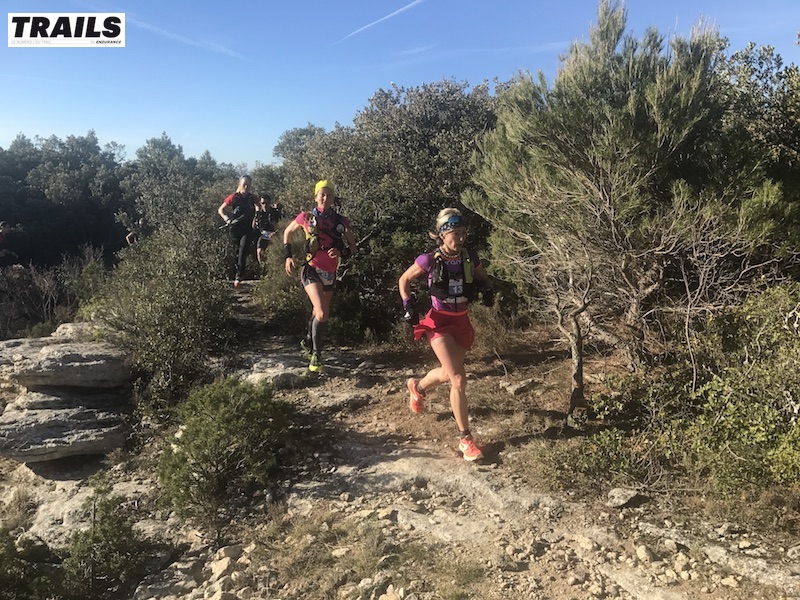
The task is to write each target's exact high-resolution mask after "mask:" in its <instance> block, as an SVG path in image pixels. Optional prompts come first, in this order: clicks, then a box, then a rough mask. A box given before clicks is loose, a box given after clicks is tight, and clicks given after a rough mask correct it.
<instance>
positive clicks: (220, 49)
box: [126, 16, 253, 63]
mask: <svg viewBox="0 0 800 600" xmlns="http://www.w3.org/2000/svg"><path fill="white" fill-rule="evenodd" d="M126 20H127V22H128V23H130V24H131V25H133V26H135V27H141V28H142V29H146V30H147V31H150V32H152V33H155V34H157V35H160V36H162V37H165V38H167V39H170V40H174V41H176V42H180V43H181V44H186V45H187V46H193V47H195V48H202V49H203V50H208V51H209V52H216V53H217V54H224V55H226V56H230V57H232V58H238V59H240V60H243V61H246V62H249V63H252V62H253V61H252V60H250V59H249V58H247V57H246V56H243V55H241V54H239V53H238V52H236V51H234V50H231V49H230V48H226V47H225V46H223V45H221V44H217V43H215V42H198V41H195V40H193V39H191V38H188V37H186V36H184V35H180V34H178V33H172V32H171V31H166V30H164V29H161V28H159V27H155V26H154V25H150V24H149V23H145V22H144V21H139V20H138V19H134V18H131V17H130V16H128V17H127V19H126Z"/></svg>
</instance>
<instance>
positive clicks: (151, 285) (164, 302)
mask: <svg viewBox="0 0 800 600" xmlns="http://www.w3.org/2000/svg"><path fill="white" fill-rule="evenodd" d="M223 257H224V251H223V248H221V247H214V246H213V244H210V243H209V244H208V245H204V244H203V243H202V239H198V240H197V245H196V246H195V245H191V246H176V238H175V237H174V236H172V235H170V234H168V233H167V232H165V231H159V232H157V233H156V234H154V235H152V236H150V237H148V238H147V239H145V240H142V241H140V242H139V243H137V244H136V245H134V246H132V247H131V248H129V249H126V250H125V251H124V252H123V253H122V261H121V262H120V264H119V266H118V268H117V269H116V270H115V271H114V272H113V274H112V277H111V280H110V282H109V285H108V286H107V287H106V288H105V289H104V290H103V293H102V296H101V297H100V298H99V299H98V300H97V302H95V303H94V304H93V305H92V306H91V307H90V310H91V312H92V316H93V317H94V318H96V319H99V320H101V321H103V322H104V323H105V324H106V325H108V326H109V328H110V330H111V332H112V333H111V335H112V337H114V338H115V339H116V340H117V341H118V342H119V343H120V344H122V345H123V346H125V347H127V348H129V349H130V350H131V353H132V360H133V363H134V365H135V367H137V368H138V369H139V370H140V371H141V372H142V377H143V381H144V382H145V385H144V394H143V399H144V400H145V402H144V404H145V406H146V407H150V408H155V409H159V408H163V406H164V405H166V404H169V403H170V402H173V401H174V400H176V399H178V398H180V397H181V396H182V395H183V394H185V393H186V391H187V390H188V389H189V388H190V387H191V385H192V384H193V383H195V382H196V381H198V380H201V379H202V378H203V377H204V376H205V375H206V374H207V368H206V362H205V361H206V359H207V357H208V356H209V353H210V352H211V350H212V349H214V348H217V347H219V345H221V344H222V343H223V341H224V340H225V339H226V331H227V329H226V326H225V325H226V320H227V318H228V315H229V313H230V291H229V290H228V288H227V285H226V283H225V281H224V278H223V275H222V273H223V272H224V267H223V265H222V258H223Z"/></svg>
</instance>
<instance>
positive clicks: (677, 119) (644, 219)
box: [464, 0, 782, 404]
mask: <svg viewBox="0 0 800 600" xmlns="http://www.w3.org/2000/svg"><path fill="white" fill-rule="evenodd" d="M626 20H627V14H626V11H625V10H624V9H623V8H622V7H621V6H620V4H619V3H616V2H614V3H611V2H608V1H606V0H602V1H601V2H600V4H599V8H598V18H597V24H596V25H595V26H594V27H593V28H592V29H591V31H590V39H589V41H588V42H587V43H583V42H576V43H574V44H573V45H572V47H571V48H570V50H569V52H568V53H567V54H566V55H565V57H564V58H563V60H562V66H561V69H560V71H559V73H558V74H557V76H556V78H555V80H554V82H553V84H552V86H549V85H548V83H547V82H546V81H545V79H544V77H543V76H542V75H541V74H540V75H539V77H538V78H537V79H534V78H533V77H532V76H530V75H529V74H527V73H522V74H520V75H519V76H518V77H517V79H516V80H515V81H513V82H512V83H511V84H510V85H509V87H508V89H507V90H506V91H505V92H504V93H502V94H501V96H500V99H499V102H500V106H499V108H498V123H497V127H496V129H495V130H493V131H491V132H489V133H487V134H486V135H485V136H484V137H483V139H482V141H481V145H480V151H479V152H478V154H477V155H476V166H477V170H476V175H475V182H476V183H477V184H478V185H479V186H480V188H481V191H480V192H474V191H470V192H469V193H467V194H466V195H465V197H464V202H465V204H466V205H467V206H469V207H470V208H471V209H473V210H474V211H476V212H477V213H479V214H480V215H482V216H483V217H484V218H485V219H487V220H488V221H489V222H490V223H491V224H492V225H493V227H494V231H493V234H492V238H491V242H492V255H493V258H494V259H495V268H496V269H497V270H498V272H501V273H502V274H503V275H504V277H506V278H508V279H509V280H512V281H513V282H515V283H516V284H517V286H518V288H519V289H520V290H521V291H522V292H523V293H525V295H526V296H527V297H528V299H529V300H530V301H531V303H532V305H535V304H537V302H542V301H544V302H545V303H546V305H547V306H548V307H549V309H550V310H551V311H552V314H553V315H554V317H555V321H556V323H557V324H558V325H559V327H560V328H561V330H562V334H563V335H564V336H565V339H566V340H567V341H569V343H570V345H571V348H572V352H573V357H574V359H575V364H574V366H575V370H574V372H573V392H572V396H573V397H572V400H573V404H575V403H576V402H580V401H582V396H583V379H582V370H581V363H580V359H581V356H582V344H583V340H584V337H585V336H586V335H587V334H588V333H591V335H592V336H593V338H594V339H599V340H603V341H605V342H608V343H611V344H612V345H614V346H615V347H617V348H619V349H621V350H622V351H624V353H625V355H626V356H627V358H628V362H629V365H630V366H631V367H632V368H634V367H635V366H636V365H637V364H638V362H639V361H640V359H641V358H643V356H644V355H645V354H646V351H647V350H652V349H653V348H654V347H655V346H654V344H656V343H658V342H660V341H663V338H662V333H663V332H665V331H667V330H668V329H669V328H670V327H674V326H675V320H676V319H675V317H676V316H677V317H679V318H678V319H677V321H678V326H680V323H681V322H682V321H683V322H688V321H690V320H691V319H692V318H694V317H695V316H696V315H698V314H701V313H703V312H707V311H713V310H714V309H716V308H718V307H719V306H722V305H724V304H726V303H728V302H730V301H733V299H735V298H736V297H738V296H739V295H740V294H742V293H744V292H746V291H747V290H748V289H751V288H752V287H753V286H754V285H756V283H755V282H761V283H764V282H766V281H768V280H769V278H770V277H772V276H773V275H774V272H773V270H772V268H773V267H774V266H775V260H776V259H775V257H774V254H773V246H772V243H773V242H774V241H775V240H774V239H773V237H772V234H773V233H774V231H775V230H774V223H772V222H771V221H770V219H769V209H770V207H771V206H775V205H776V204H779V203H780V202H781V201H782V193H781V190H780V187H779V186H776V185H774V184H772V183H771V182H769V181H765V180H764V174H763V165H761V163H760V162H759V156H758V153H759V149H758V148H757V147H754V145H753V144H752V139H751V138H750V136H748V135H747V131H746V129H745V127H744V126H743V123H741V122H740V121H737V120H735V119H732V118H731V114H730V111H731V108H732V105H731V103H730V97H731V92H730V86H731V85H732V83H731V82H730V81H729V80H728V79H726V78H725V77H723V76H722V75H721V69H720V61H721V60H722V57H723V56H724V50H725V46H726V43H725V41H724V40H722V39H721V38H720V37H719V36H718V34H717V32H716V31H714V30H711V29H707V28H702V27H697V28H695V30H694V31H693V32H692V35H691V37H690V38H689V39H688V40H687V39H684V38H681V37H675V38H673V39H672V40H670V43H669V45H668V46H667V45H666V44H665V40H664V38H663V37H662V36H661V35H660V34H659V33H658V32H657V31H655V30H652V29H651V30H648V31H647V32H646V33H645V34H644V36H643V37H642V39H641V40H636V39H634V38H632V37H631V36H628V35H625V26H626ZM762 275H763V276H765V277H766V279H761V278H760V277H761V276H762Z"/></svg>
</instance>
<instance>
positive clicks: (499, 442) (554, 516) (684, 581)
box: [241, 332, 800, 600]
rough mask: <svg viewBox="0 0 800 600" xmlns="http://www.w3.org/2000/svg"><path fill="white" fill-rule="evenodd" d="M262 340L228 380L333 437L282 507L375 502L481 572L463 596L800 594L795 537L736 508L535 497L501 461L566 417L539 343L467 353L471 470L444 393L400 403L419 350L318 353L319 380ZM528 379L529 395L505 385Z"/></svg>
mask: <svg viewBox="0 0 800 600" xmlns="http://www.w3.org/2000/svg"><path fill="white" fill-rule="evenodd" d="M265 335H266V337H265V339H262V340H260V341H259V342H258V344H257V345H256V347H255V348H254V350H255V351H254V352H253V353H252V355H250V358H249V359H248V354H247V353H244V354H243V355H242V358H243V359H244V361H245V363H247V362H248V360H249V361H250V366H249V368H248V367H247V366H244V368H243V369H242V371H241V374H242V375H243V376H248V377H252V378H256V379H257V378H260V377H274V376H276V375H277V374H278V373H279V372H280V373H283V375H282V377H284V383H285V384H287V385H285V386H284V389H279V390H278V392H277V394H278V396H279V397H281V398H283V399H285V400H287V401H289V402H292V403H293V404H295V405H296V406H297V407H298V409H299V410H300V411H302V412H304V413H305V414H306V415H308V416H309V418H311V419H316V420H318V421H320V422H322V423H323V424H324V426H326V427H328V428H329V429H330V430H331V447H330V452H323V453H322V454H320V455H319V457H318V461H317V462H318V464H317V467H318V468H317V469H315V470H316V474H315V476H314V477H312V478H307V479H305V480H298V481H296V482H294V483H293V484H292V486H291V488H290V490H289V492H288V493H289V497H290V499H291V501H292V502H295V503H301V504H303V503H306V502H312V503H313V502H330V501H331V500H334V501H336V500H338V499H341V498H346V499H347V502H358V503H360V504H361V505H368V506H375V507H383V509H384V516H386V512H385V511H387V510H388V511H389V513H388V514H389V515H390V516H389V517H388V519H389V521H390V522H391V524H392V525H391V527H390V530H391V531H392V532H394V535H397V536H399V539H401V540H409V539H413V540H416V541H420V540H422V541H423V542H424V544H425V545H426V546H428V547H432V548H436V551H437V552H440V553H441V554H442V555H443V556H450V557H451V560H454V561H457V560H459V558H460V557H461V556H462V555H463V553H464V552H465V549H466V552H467V553H468V554H469V555H470V556H471V557H472V558H475V559H477V560H478V562H479V563H481V564H482V565H484V567H485V581H484V584H483V586H482V587H481V586H480V585H478V586H477V588H479V589H482V592H481V595H475V596H470V597H476V598H478V597H481V598H490V597H491V598H506V599H509V598H609V597H620V598H637V599H642V600H645V599H647V600H652V599H658V598H662V599H681V598H686V599H689V598H698V597H703V598H725V599H731V600H739V599H741V600H744V599H748V600H754V599H756V598H764V599H767V598H769V599H775V598H789V597H800V576H799V575H800V563H798V561H797V558H798V556H797V555H798V554H800V552H798V548H797V547H795V548H794V550H793V551H789V552H787V550H789V546H797V541H796V540H795V542H794V544H792V541H791V540H786V539H782V540H771V539H769V538H768V537H764V536H759V534H758V533H757V532H750V531H745V530H744V529H742V528H741V527H739V526H737V525H736V522H735V521H736V519H735V516H734V515H732V516H731V517H730V521H726V522H720V523H702V522H698V521H697V520H695V518H693V517H694V516H693V515H692V514H691V513H688V514H687V513H686V512H685V511H683V510H682V509H680V507H677V506H674V505H673V504H672V503H671V502H670V500H669V499H659V498H654V497H647V496H641V497H640V500H641V502H639V503H638V506H635V507H633V506H630V507H613V508H612V507H609V506H607V501H608V499H607V498H606V497H605V496H604V497H598V498H593V499H585V500H582V501H578V500H576V499H575V498H574V495H573V494H571V493H570V492H569V491H564V492H559V493H544V492H542V491H541V490H540V489H536V486H535V484H532V482H529V481H528V479H527V477H525V476H523V475H522V474H521V473H519V472H516V471H515V470H514V467H513V465H514V464H518V461H516V460H515V458H518V457H519V456H520V455H524V454H525V453H530V452H535V451H536V445H535V444H531V443H530V442H538V443H542V442H543V441H545V443H547V442H546V440H547V439H548V438H549V437H551V434H552V433H553V432H554V431H555V432H559V431H560V424H561V422H562V421H563V416H564V415H563V412H562V413H559V411H558V410H554V401H553V396H552V395H551V394H548V390H549V391H551V392H555V397H556V398H566V397H567V395H566V393H565V390H564V383H565V382H566V381H567V379H566V378H564V377H563V374H564V372H565V371H564V370H565V369H567V368H568V365H567V364H566V358H565V357H563V355H562V354H560V353H559V352H558V351H557V350H556V349H554V348H552V347H549V348H536V349H535V350H536V352H531V353H530V356H529V359H530V358H531V357H533V358H534V360H533V361H531V360H528V362H525V360H520V361H519V364H515V365H513V370H512V372H511V373H509V366H510V365H511V363H512V361H511V360H507V361H506V363H504V364H502V365H498V364H492V362H491V360H490V358H487V357H485V356H484V357H481V356H477V357H476V358H473V359H472V361H470V362H469V363H468V371H469V372H470V373H471V375H470V381H472V382H473V383H471V384H470V386H469V388H468V391H469V393H470V397H471V398H472V400H471V406H472V409H471V410H472V429H473V432H474V433H475V434H476V435H477V437H478V439H479V440H482V441H483V443H484V449H485V454H486V458H485V459H484V460H483V461H480V463H477V464H469V463H467V462H465V461H464V460H463V459H462V458H461V456H460V454H459V453H458V452H457V450H456V438H455V435H454V433H455V429H454V425H453V423H452V420H451V417H450V411H449V407H448V405H447V390H446V389H440V390H437V391H435V392H434V393H433V394H431V395H430V401H429V402H428V406H427V407H426V412H425V414H423V415H413V414H412V413H411V412H410V411H409V410H408V407H407V398H406V395H407V394H406V392H405V387H404V385H403V383H404V381H405V379H406V378H407V377H408V376H410V375H411V374H420V373H422V372H424V370H425V369H426V368H430V366H432V363H431V362H430V357H428V358H427V362H426V359H425V358H423V359H422V361H421V362H418V363H416V364H411V365H409V364H402V363H401V364H392V362H393V361H392V359H391V357H390V356H383V357H375V356H371V355H370V353H369V352H368V351H355V350H341V349H338V350H337V349H332V350H331V351H330V352H328V353H327V354H326V358H325V360H326V372H325V375H324V376H323V377H321V378H316V377H309V375H308V374H307V372H306V371H305V363H304V362H303V359H302V357H301V356H300V354H299V353H298V352H296V351H295V350H294V348H293V346H294V342H293V341H291V340H286V339H282V338H277V337H274V336H270V335H269V333H268V332H265ZM287 346H288V348H287ZM537 352H538V353H537ZM421 356H424V355H421ZM394 362H396V361H394ZM562 363H563V364H562ZM287 374H291V375H289V376H288V377H290V378H289V379H286V377H287ZM531 381H533V382H535V384H536V385H534V386H533V387H531V386H528V387H529V388H530V389H531V391H530V392H529V393H527V395H525V394H523V395H522V396H516V397H514V396H513V395H512V394H510V393H509V392H508V391H506V389H508V387H509V384H513V383H521V382H525V383H527V382H531ZM443 387H445V386H443ZM557 402H558V400H556V401H555V403H556V404H557ZM512 404H514V405H515V408H513V409H508V410H506V408H508V406H509V405H512ZM520 406H523V407H524V406H527V407H528V409H529V410H528V412H529V413H530V414H533V415H536V416H537V418H536V419H534V422H535V423H536V424H538V426H539V429H538V430H531V429H530V428H529V429H528V430H527V431H528V433H527V434H526V435H518V434H519V431H515V430H514V429H513V427H512V426H511V425H510V423H516V421H518V420H519V419H520V418H521V417H520V415H519V411H520V408H519V407H520ZM562 410H563V409H562ZM515 419H516V421H515ZM552 443H553V444H557V443H561V440H560V439H559V438H555V439H553V441H552ZM290 504H291V503H290ZM401 573H402V570H401ZM419 597H420V598H422V597H424V596H419ZM431 597H437V596H431Z"/></svg>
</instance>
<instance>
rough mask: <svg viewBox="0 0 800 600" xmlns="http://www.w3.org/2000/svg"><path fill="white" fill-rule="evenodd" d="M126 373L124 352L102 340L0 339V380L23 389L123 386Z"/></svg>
mask: <svg viewBox="0 0 800 600" xmlns="http://www.w3.org/2000/svg"><path fill="white" fill-rule="evenodd" d="M130 376H131V371H130V367H129V366H128V364H127V361H126V355H125V352H124V351H123V350H121V349H119V348H117V347H115V346H113V345H111V344H108V343H106V342H80V341H74V340H72V339H71V338H68V337H58V338H52V337H48V338H23V339H16V340H5V341H3V342H0V379H6V380H8V381H11V382H13V383H16V384H18V385H21V386H25V387H27V388H35V387H40V386H67V387H75V386H77V387H89V388H112V387H118V386H123V385H126V384H127V383H128V382H129V380H130Z"/></svg>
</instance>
